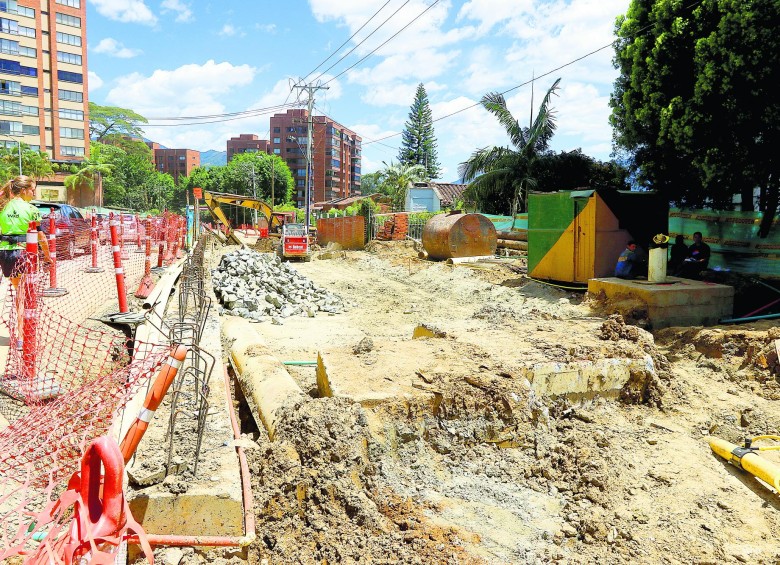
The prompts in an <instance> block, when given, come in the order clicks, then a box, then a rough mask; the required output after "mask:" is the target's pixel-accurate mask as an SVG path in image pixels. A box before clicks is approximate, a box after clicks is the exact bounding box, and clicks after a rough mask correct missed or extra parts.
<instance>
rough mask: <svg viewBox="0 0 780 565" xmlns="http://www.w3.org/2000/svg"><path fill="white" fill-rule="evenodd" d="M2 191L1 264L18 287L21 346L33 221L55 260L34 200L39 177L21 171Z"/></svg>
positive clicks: (44, 248)
mask: <svg viewBox="0 0 780 565" xmlns="http://www.w3.org/2000/svg"><path fill="white" fill-rule="evenodd" d="M0 190H1V191H2V192H1V193H0V201H3V202H5V205H3V207H2V210H0V268H2V271H3V275H4V276H6V277H8V278H9V279H10V280H11V284H12V285H13V287H14V290H15V291H16V310H17V334H16V337H17V340H16V346H17V348H18V349H21V346H22V336H23V322H24V317H23V315H22V313H23V311H24V297H23V296H22V293H21V292H20V289H21V288H23V287H22V286H20V285H19V282H20V281H21V279H22V277H23V276H24V272H23V270H24V269H23V265H24V263H23V261H24V257H25V253H26V251H25V248H26V246H27V228H28V226H29V224H30V222H36V224H37V227H38V244H39V245H40V248H41V250H42V251H43V260H44V262H45V263H47V264H49V263H51V259H50V257H49V245H48V242H47V241H46V237H45V236H44V234H43V232H41V213H40V211H39V210H38V208H36V207H35V206H33V205H32V204H30V200H32V199H33V198H34V197H35V181H34V180H33V179H31V178H30V177H28V176H25V175H19V176H18V177H15V178H13V179H11V180H10V181H8V182H7V183H6V184H5V185H4V186H3V187H2V189H0Z"/></svg>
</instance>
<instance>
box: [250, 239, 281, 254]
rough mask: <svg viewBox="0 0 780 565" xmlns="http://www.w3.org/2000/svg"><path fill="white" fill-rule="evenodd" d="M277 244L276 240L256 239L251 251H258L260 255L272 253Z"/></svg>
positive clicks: (277, 240)
mask: <svg viewBox="0 0 780 565" xmlns="http://www.w3.org/2000/svg"><path fill="white" fill-rule="evenodd" d="M278 244H279V239H278V238H270V237H265V238H260V237H258V238H257V241H256V242H255V243H254V245H252V249H254V250H255V251H259V252H260V253H274V252H275V251H276V246H277V245H278Z"/></svg>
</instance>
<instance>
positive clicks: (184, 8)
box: [160, 0, 195, 22]
mask: <svg viewBox="0 0 780 565" xmlns="http://www.w3.org/2000/svg"><path fill="white" fill-rule="evenodd" d="M160 7H161V8H162V11H163V13H164V14H165V13H167V12H176V21H177V22H191V21H193V20H194V19H195V17H194V16H193V14H192V10H191V9H190V5H189V4H185V3H184V2H182V1H181V0H163V2H162V4H161V5H160Z"/></svg>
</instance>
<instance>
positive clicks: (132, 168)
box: [90, 141, 167, 212]
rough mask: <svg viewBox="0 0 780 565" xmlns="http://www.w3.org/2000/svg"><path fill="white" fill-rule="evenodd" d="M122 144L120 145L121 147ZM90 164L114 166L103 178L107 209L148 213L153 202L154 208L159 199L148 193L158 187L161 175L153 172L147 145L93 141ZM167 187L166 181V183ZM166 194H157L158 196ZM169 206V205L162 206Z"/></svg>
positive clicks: (104, 198)
mask: <svg viewBox="0 0 780 565" xmlns="http://www.w3.org/2000/svg"><path fill="white" fill-rule="evenodd" d="M120 145H121V146H120ZM90 155H91V157H90V162H91V163H94V164H104V165H111V167H112V171H111V174H110V175H108V176H106V177H105V178H104V179H103V200H104V203H105V205H106V206H109V207H110V206H115V207H119V208H128V209H130V210H135V211H139V212H142V211H145V210H146V209H147V208H148V207H149V206H150V205H151V204H152V200H153V199H154V205H155V207H158V206H157V205H158V204H160V198H159V197H157V196H155V197H154V198H153V197H152V196H151V195H149V194H147V191H149V190H150V189H152V188H154V187H156V186H158V185H159V182H160V181H159V177H158V175H159V174H163V173H159V172H158V171H155V170H154V166H153V165H152V160H151V151H150V150H149V148H148V147H147V146H146V145H145V144H144V143H139V142H134V143H122V144H118V145H114V144H107V143H99V142H96V141H93V142H92V144H91V145H90ZM165 184H166V186H167V181H166V183H165ZM159 193H163V194H167V192H166V191H164V190H163V191H157V192H156V193H155V194H159ZM163 204H164V206H163V207H165V205H167V202H164V203H163Z"/></svg>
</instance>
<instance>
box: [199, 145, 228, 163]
mask: <svg viewBox="0 0 780 565" xmlns="http://www.w3.org/2000/svg"><path fill="white" fill-rule="evenodd" d="M207 165H213V166H215V167H223V166H225V165H227V151H214V150H213V149H209V150H208V151H202V152H201V154H200V166H201V167H205V166H207Z"/></svg>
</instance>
